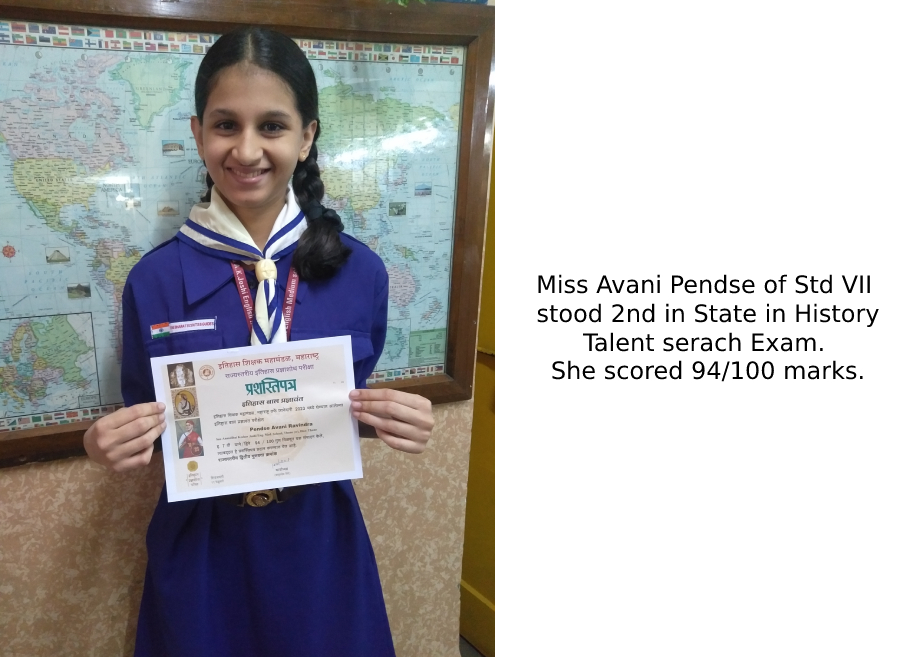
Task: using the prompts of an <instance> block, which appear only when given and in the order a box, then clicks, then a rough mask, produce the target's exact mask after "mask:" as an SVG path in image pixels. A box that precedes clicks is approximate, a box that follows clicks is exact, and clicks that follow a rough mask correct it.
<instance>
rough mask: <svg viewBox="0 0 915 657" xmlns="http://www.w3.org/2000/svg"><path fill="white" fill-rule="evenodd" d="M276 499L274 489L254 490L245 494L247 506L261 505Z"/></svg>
mask: <svg viewBox="0 0 915 657" xmlns="http://www.w3.org/2000/svg"><path fill="white" fill-rule="evenodd" d="M275 501H276V489H273V488H269V489H267V490H254V491H251V492H250V493H247V494H246V495H245V503H246V504H247V505H248V506H255V507H262V506H267V505H268V504H270V503H271V502H275Z"/></svg>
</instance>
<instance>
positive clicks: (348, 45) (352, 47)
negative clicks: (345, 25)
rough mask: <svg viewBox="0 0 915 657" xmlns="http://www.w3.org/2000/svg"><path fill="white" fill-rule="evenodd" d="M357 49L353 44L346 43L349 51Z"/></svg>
mask: <svg viewBox="0 0 915 657" xmlns="http://www.w3.org/2000/svg"><path fill="white" fill-rule="evenodd" d="M355 47H356V44H353V43H350V42H348V41H347V43H346V49H347V50H353V49H354V48H355Z"/></svg>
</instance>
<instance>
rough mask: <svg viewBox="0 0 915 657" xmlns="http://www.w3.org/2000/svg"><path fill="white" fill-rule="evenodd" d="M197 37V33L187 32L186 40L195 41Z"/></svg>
mask: <svg viewBox="0 0 915 657" xmlns="http://www.w3.org/2000/svg"><path fill="white" fill-rule="evenodd" d="M198 37H199V35H197V34H188V35H187V40H188V41H190V42H191V43H197V41H198Z"/></svg>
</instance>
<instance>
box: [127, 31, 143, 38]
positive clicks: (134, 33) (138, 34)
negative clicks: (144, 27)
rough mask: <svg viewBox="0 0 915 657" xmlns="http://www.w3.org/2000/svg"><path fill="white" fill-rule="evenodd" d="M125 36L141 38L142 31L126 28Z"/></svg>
mask: <svg viewBox="0 0 915 657" xmlns="http://www.w3.org/2000/svg"><path fill="white" fill-rule="evenodd" d="M127 38H128V39H142V38H143V33H142V32H140V31H138V30H128V31H127Z"/></svg>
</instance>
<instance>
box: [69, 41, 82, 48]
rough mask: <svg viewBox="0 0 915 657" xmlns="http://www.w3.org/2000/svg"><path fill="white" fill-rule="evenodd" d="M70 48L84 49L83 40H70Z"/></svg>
mask: <svg viewBox="0 0 915 657" xmlns="http://www.w3.org/2000/svg"><path fill="white" fill-rule="evenodd" d="M70 47H71V48H82V47H83V40H82V39H70Z"/></svg>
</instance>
